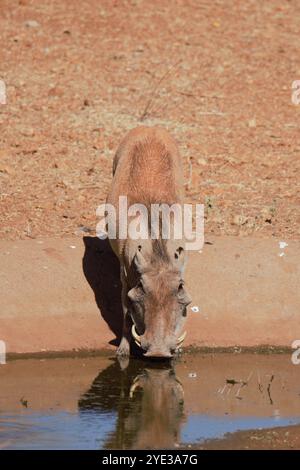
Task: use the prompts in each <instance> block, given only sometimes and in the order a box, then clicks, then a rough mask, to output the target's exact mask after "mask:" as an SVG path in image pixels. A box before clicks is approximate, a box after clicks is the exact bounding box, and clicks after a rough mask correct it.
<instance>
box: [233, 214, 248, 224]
mask: <svg viewBox="0 0 300 470" xmlns="http://www.w3.org/2000/svg"><path fill="white" fill-rule="evenodd" d="M247 221H248V217H246V216H245V215H241V214H239V215H235V216H234V217H233V221H232V223H233V225H238V226H241V225H245V224H246V223H247Z"/></svg>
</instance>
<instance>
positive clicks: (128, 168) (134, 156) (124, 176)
mask: <svg viewBox="0 0 300 470" xmlns="http://www.w3.org/2000/svg"><path fill="white" fill-rule="evenodd" d="M113 171H114V178H113V183H112V188H111V192H110V195H109V197H108V200H107V201H108V202H110V203H111V204H114V205H115V206H118V198H119V196H120V195H122V196H127V198H128V204H130V205H131V204H134V203H140V204H145V205H146V206H149V205H150V204H151V203H166V204H173V203H175V202H182V197H183V181H182V172H183V170H182V165H181V161H180V156H179V152H178V148H177V145H176V143H175V141H174V140H173V138H172V137H171V136H170V134H169V133H168V132H167V131H166V130H164V129H162V128H160V127H153V128H150V127H138V128H136V129H133V130H132V131H130V132H129V133H128V134H127V136H126V137H125V139H124V140H123V141H122V143H121V144H120V146H119V148H118V150H117V153H116V156H115V159H114V167H113Z"/></svg>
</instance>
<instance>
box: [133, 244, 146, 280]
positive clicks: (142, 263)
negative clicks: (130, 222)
mask: <svg viewBox="0 0 300 470" xmlns="http://www.w3.org/2000/svg"><path fill="white" fill-rule="evenodd" d="M141 248H142V247H141V245H139V247H138V250H137V252H136V254H135V255H134V258H133V262H134V265H135V267H136V269H137V271H138V272H139V273H140V274H141V273H142V272H143V271H144V270H145V268H146V267H147V263H146V260H145V258H144V256H143V255H142V252H141Z"/></svg>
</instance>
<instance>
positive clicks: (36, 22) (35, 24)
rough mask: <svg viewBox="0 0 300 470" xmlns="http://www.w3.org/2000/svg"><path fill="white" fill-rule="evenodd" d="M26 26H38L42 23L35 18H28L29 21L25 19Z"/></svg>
mask: <svg viewBox="0 0 300 470" xmlns="http://www.w3.org/2000/svg"><path fill="white" fill-rule="evenodd" d="M25 26H26V27H27V28H38V27H39V26H40V23H39V22H38V21H35V20H28V21H25Z"/></svg>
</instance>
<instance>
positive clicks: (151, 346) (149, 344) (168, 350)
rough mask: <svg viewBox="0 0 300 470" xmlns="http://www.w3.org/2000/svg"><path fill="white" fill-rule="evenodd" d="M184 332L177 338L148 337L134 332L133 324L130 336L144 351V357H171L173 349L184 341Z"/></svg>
mask: <svg viewBox="0 0 300 470" xmlns="http://www.w3.org/2000/svg"><path fill="white" fill-rule="evenodd" d="M185 335H186V332H184V333H183V334H182V335H181V336H180V337H179V338H178V339H176V338H172V339H169V340H168V339H167V338H163V339H161V340H158V339H154V340H153V339H152V340H151V341H150V339H149V338H148V336H147V334H143V335H141V336H139V335H138V334H137V332H136V328H135V325H133V326H132V336H133V338H134V340H135V342H136V344H137V345H138V346H139V347H140V348H141V349H142V350H143V351H144V356H145V357H153V358H155V357H157V358H166V359H167V358H171V357H173V355H174V353H175V351H176V350H177V349H178V348H179V347H180V346H181V344H182V343H183V341H184V338H185Z"/></svg>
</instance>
